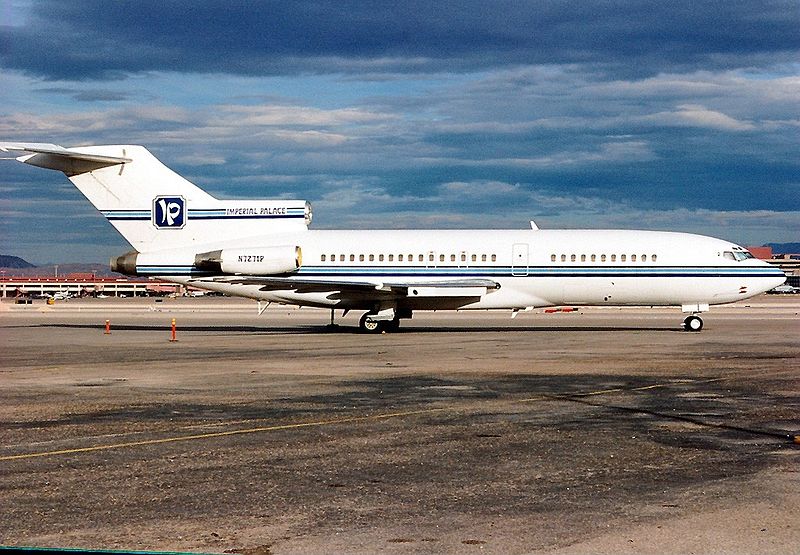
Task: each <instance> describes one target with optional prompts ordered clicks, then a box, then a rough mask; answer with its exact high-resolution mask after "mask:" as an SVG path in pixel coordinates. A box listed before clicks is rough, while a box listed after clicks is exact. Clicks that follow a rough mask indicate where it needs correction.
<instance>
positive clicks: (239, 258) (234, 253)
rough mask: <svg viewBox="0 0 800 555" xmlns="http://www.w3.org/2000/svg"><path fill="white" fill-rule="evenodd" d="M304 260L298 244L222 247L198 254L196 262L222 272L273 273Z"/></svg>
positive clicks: (288, 268)
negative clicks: (236, 247) (249, 247)
mask: <svg viewBox="0 0 800 555" xmlns="http://www.w3.org/2000/svg"><path fill="white" fill-rule="evenodd" d="M302 264H303V254H302V251H301V250H300V247H298V246H295V245H280V246H275V247H256V248H252V249H248V248H245V249H222V250H218V251H211V252H203V253H200V254H198V255H197V256H195V266H197V267H198V268H200V269H202V270H210V271H214V272H219V273H222V274H247V275H254V276H271V275H275V274H286V273H289V272H294V271H295V270H297V269H298V268H299V267H300V266H301V265H302Z"/></svg>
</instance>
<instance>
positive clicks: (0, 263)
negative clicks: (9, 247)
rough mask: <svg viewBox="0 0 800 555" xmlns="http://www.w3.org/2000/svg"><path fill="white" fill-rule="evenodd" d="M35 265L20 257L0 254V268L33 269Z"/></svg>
mask: <svg viewBox="0 0 800 555" xmlns="http://www.w3.org/2000/svg"><path fill="white" fill-rule="evenodd" d="M33 267H34V265H33V264H31V263H30V262H28V261H27V260H23V259H21V258H20V257H19V256H11V255H8V254H0V268H14V269H17V268H33Z"/></svg>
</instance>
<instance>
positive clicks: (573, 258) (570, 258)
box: [569, 254, 577, 262]
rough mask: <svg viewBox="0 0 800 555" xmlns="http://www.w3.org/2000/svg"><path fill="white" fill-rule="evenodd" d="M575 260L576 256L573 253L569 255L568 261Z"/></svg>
mask: <svg viewBox="0 0 800 555" xmlns="http://www.w3.org/2000/svg"><path fill="white" fill-rule="evenodd" d="M575 260H577V257H576V256H575V255H574V254H572V255H570V257H569V261H570V262H575Z"/></svg>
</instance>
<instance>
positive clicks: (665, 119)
mask: <svg viewBox="0 0 800 555" xmlns="http://www.w3.org/2000/svg"><path fill="white" fill-rule="evenodd" d="M639 121H644V122H653V123H657V124H659V125H667V126H678V127H704V128H708V129H717V130H719V131H752V130H753V129H755V125H753V124H752V123H751V122H748V121H739V120H737V119H734V118H732V117H730V116H728V115H726V114H723V113H722V112H717V111H715V110H709V109H707V108H706V107H705V106H701V105H693V104H684V105H682V106H678V107H677V109H676V110H675V111H671V112H659V113H657V114H653V115H650V116H644V117H642V118H640V119H639Z"/></svg>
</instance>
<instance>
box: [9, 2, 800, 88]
mask: <svg viewBox="0 0 800 555" xmlns="http://www.w3.org/2000/svg"><path fill="white" fill-rule="evenodd" d="M798 6H799V5H798V3H797V2H795V1H772V2H759V3H758V4H754V3H752V2H749V1H744V2H731V1H727V2H720V1H705V2H703V1H697V0H688V1H673V2H627V3H621V2H574V1H573V0H569V1H561V0H550V1H538V2H529V1H522V2H511V1H494V2H486V1H464V0H459V1H457V2H444V1H439V2H430V1H428V0H425V1H421V2H411V1H406V2H391V3H390V2H362V1H351V2H346V1H339V2H286V1H275V2H259V3H253V2H250V1H236V0H226V1H224V2H189V3H187V2H168V1H163V0H162V1H157V2H156V1H140V0H136V1H114V2H107V1H103V0H94V1H82V2H81V1H79V2H63V1H62V0H45V1H41V2H35V3H34V4H33V6H32V9H31V12H30V14H28V17H27V19H26V20H25V23H24V24H23V25H18V26H4V27H1V28H0V62H1V63H2V65H3V66H4V67H6V68H11V69H16V70H21V71H25V72H28V73H30V74H33V75H37V76H43V77H45V78H49V79H69V80H80V79H90V78H91V79H113V78H119V77H123V76H125V75H128V74H131V73H136V72H145V71H177V72H200V73H213V72H221V73H233V74H243V75H292V74H299V73H358V74H364V73H414V72H438V71H473V70H480V69H486V68H497V67H502V66H510V65H528V64H545V63H546V64H585V63H592V64H599V65H601V66H602V67H603V68H604V71H608V72H609V73H610V74H614V75H620V74H628V75H633V74H639V75H641V74H655V73H658V72H662V71H678V70H687V69H691V68H696V67H704V68H709V67H714V68H725V67H746V66H760V65H764V64H774V63H776V61H777V62H780V61H787V62H791V61H795V60H797V58H798V50H800V33H798V32H797V29H798V28H800V8H799V7H798Z"/></svg>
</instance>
